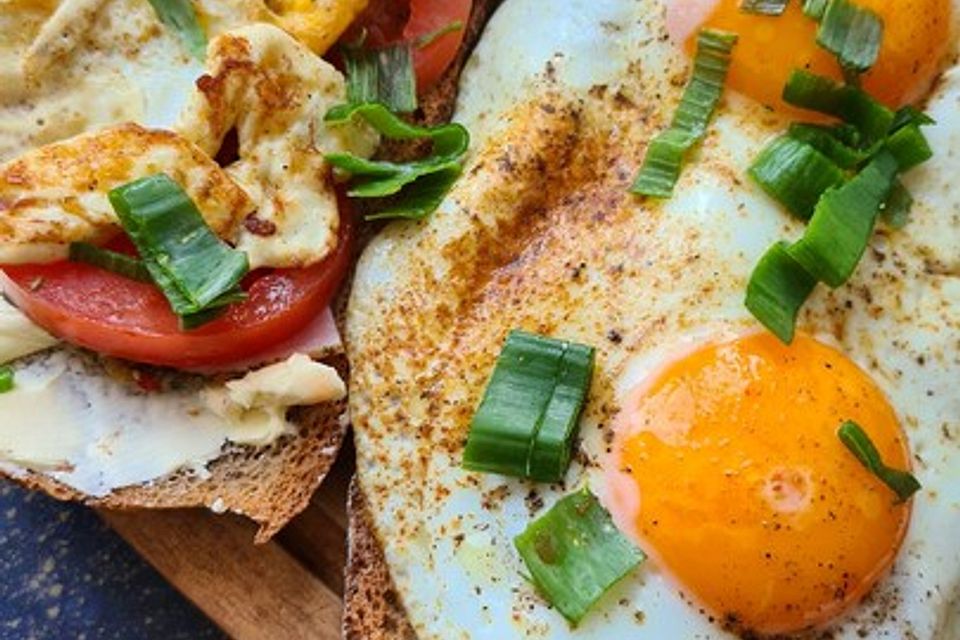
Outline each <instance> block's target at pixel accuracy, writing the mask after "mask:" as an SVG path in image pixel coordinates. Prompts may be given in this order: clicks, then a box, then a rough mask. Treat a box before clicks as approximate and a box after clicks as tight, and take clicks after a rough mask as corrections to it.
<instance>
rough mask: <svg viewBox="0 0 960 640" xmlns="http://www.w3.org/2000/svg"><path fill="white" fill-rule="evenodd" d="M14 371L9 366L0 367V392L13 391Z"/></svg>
mask: <svg viewBox="0 0 960 640" xmlns="http://www.w3.org/2000/svg"><path fill="white" fill-rule="evenodd" d="M13 387H14V373H13V368H11V367H0V393H8V392H10V391H13Z"/></svg>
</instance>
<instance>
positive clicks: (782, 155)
mask: <svg viewBox="0 0 960 640" xmlns="http://www.w3.org/2000/svg"><path fill="white" fill-rule="evenodd" d="M748 174H749V175H750V177H751V178H753V180H754V181H755V182H756V183H757V184H758V185H760V187H761V188H762V189H763V190H764V191H766V192H767V193H768V194H769V195H770V197H772V198H774V199H775V200H777V201H778V202H780V203H781V204H782V205H783V206H785V207H786V208H787V209H788V210H789V211H790V212H791V213H793V214H794V215H796V216H798V217H800V218H802V219H807V218H809V217H810V216H811V215H813V210H814V208H815V207H816V206H817V202H818V201H819V200H820V196H821V195H823V193H824V192H825V191H826V190H827V189H829V188H831V187H835V186H837V185H839V184H842V183H843V180H844V173H843V171H842V170H841V169H840V167H838V166H837V165H836V163H834V162H833V161H832V160H831V159H830V158H828V157H827V156H825V155H823V154H822V153H820V152H819V151H817V150H816V149H814V148H813V147H812V146H810V145H809V144H807V143H806V142H801V141H800V140H796V139H794V138H793V137H791V136H781V137H779V138H777V139H776V140H774V141H773V142H771V143H770V144H769V145H767V147H766V148H765V149H764V150H763V151H762V152H761V153H760V155H759V156H757V159H756V160H755V161H754V162H753V164H752V165H751V166H750V169H749V170H748Z"/></svg>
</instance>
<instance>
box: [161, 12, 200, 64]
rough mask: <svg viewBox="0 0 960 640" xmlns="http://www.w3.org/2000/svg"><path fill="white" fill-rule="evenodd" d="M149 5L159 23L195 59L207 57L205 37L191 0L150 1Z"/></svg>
mask: <svg viewBox="0 0 960 640" xmlns="http://www.w3.org/2000/svg"><path fill="white" fill-rule="evenodd" d="M150 4H151V5H152V6H153V10H154V11H155V12H156V14H157V17H158V18H160V22H162V23H163V24H164V25H166V27H167V28H168V29H170V30H171V31H173V32H174V33H176V34H177V36H178V37H179V38H180V40H181V41H182V42H183V43H184V44H185V45H186V47H187V49H188V50H189V51H190V53H191V54H192V55H193V56H194V57H195V58H197V59H198V60H204V59H205V58H206V57H207V35H206V34H205V33H204V32H203V28H202V27H201V26H200V21H199V20H198V19H197V12H196V10H195V9H194V8H193V2H191V0H150Z"/></svg>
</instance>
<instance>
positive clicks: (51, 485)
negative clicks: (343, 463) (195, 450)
mask: <svg viewBox="0 0 960 640" xmlns="http://www.w3.org/2000/svg"><path fill="white" fill-rule="evenodd" d="M327 364H330V365H331V366H335V367H336V368H337V370H338V371H339V372H340V375H341V377H343V378H344V379H346V376H347V362H346V358H345V357H344V356H342V355H339V356H334V357H332V358H330V359H328V360H327ZM290 421H291V422H292V423H293V424H295V425H296V426H297V427H298V430H297V432H296V433H295V434H293V435H289V436H283V437H281V438H279V439H278V440H277V441H276V442H274V443H273V444H271V445H270V446H267V447H261V448H253V447H246V446H240V445H231V446H229V447H228V448H227V449H225V450H224V453H223V455H221V456H220V457H219V458H217V459H216V460H214V461H212V462H211V463H210V464H209V465H207V470H208V471H209V473H208V474H204V475H203V476H200V475H198V474H197V473H195V472H189V471H179V472H176V473H173V474H170V475H168V476H166V477H163V478H160V479H158V480H155V481H152V482H149V483H145V484H141V485H136V486H131V487H124V488H122V489H117V490H115V491H113V492H112V493H110V494H108V495H106V496H104V497H91V496H87V495H85V494H82V493H80V492H78V491H76V490H74V489H72V488H70V487H68V486H66V485H64V484H62V483H59V482H57V481H56V480H54V479H52V478H50V477H49V476H45V475H42V474H39V473H33V472H30V473H26V474H24V475H22V476H19V477H17V478H13V479H14V480H15V481H17V482H19V483H21V484H23V485H24V486H26V487H27V488H30V489H35V490H39V491H43V492H45V493H47V494H49V495H51V496H53V497H54V498H57V499H59V500H76V501H80V502H83V503H85V504H88V505H91V506H98V507H107V508H111V509H172V508H186V507H207V508H210V509H213V510H215V511H218V512H219V511H231V512H233V513H238V514H241V515H244V516H246V517H248V518H250V519H251V520H253V521H254V522H256V523H257V524H259V525H260V529H259V531H258V532H257V535H256V538H255V542H257V543H263V542H266V541H268V540H269V539H270V538H271V537H272V536H273V535H274V534H275V533H277V532H278V531H279V530H280V529H281V528H283V526H284V525H285V524H286V523H287V522H288V521H289V520H290V519H292V518H293V517H294V516H295V515H297V514H298V513H300V512H301V511H303V509H305V508H306V507H307V505H308V504H309V502H310V497H311V496H312V495H313V493H314V491H316V489H317V487H319V486H320V483H321V482H322V481H323V479H324V477H326V475H327V472H328V471H329V470H330V467H331V466H332V465H333V463H334V461H335V460H336V458H337V454H338V452H339V451H340V445H341V444H342V443H343V439H344V436H345V435H346V431H347V426H348V420H347V419H346V400H342V401H339V402H330V403H325V404H322V405H317V406H313V407H299V408H296V409H293V410H292V411H291V414H290ZM2 475H3V474H2V473H0V476H2Z"/></svg>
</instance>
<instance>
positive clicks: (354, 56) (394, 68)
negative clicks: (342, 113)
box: [343, 44, 417, 113]
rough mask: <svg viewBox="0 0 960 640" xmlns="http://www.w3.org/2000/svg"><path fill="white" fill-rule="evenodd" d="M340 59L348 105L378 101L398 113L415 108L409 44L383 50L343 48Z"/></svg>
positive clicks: (415, 99) (414, 81)
mask: <svg viewBox="0 0 960 640" xmlns="http://www.w3.org/2000/svg"><path fill="white" fill-rule="evenodd" d="M343 60H344V65H345V67H346V76H347V100H349V102H350V103H351V104H363V103H366V102H379V103H381V104H383V105H384V106H386V107H387V108H388V109H390V110H391V111H395V112H398V113H409V112H411V111H414V110H415V109H416V108H417V78H416V76H415V74H414V71H413V50H412V49H411V47H410V45H409V44H400V45H396V46H392V47H387V48H385V49H362V48H345V49H344V51H343Z"/></svg>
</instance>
